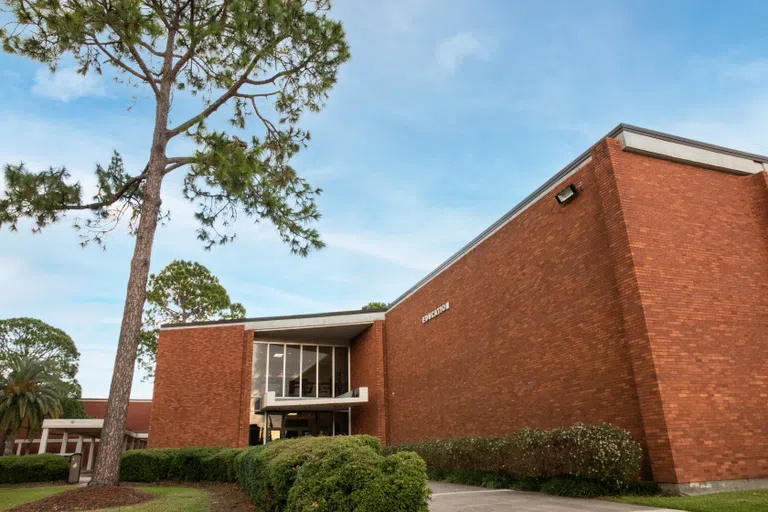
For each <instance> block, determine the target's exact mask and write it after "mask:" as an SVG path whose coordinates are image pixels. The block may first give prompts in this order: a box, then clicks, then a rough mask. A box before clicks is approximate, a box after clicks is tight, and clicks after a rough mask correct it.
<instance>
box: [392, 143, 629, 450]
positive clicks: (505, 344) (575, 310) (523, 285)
mask: <svg viewBox="0 0 768 512" xmlns="http://www.w3.org/2000/svg"><path fill="white" fill-rule="evenodd" d="M596 160H597V158H593V160H592V161H591V162H590V163H588V164H586V165H585V166H584V167H583V168H582V169H581V170H580V171H578V172H577V173H576V174H575V175H574V176H572V177H571V178H569V179H568V180H567V181H565V182H564V183H563V186H565V185H566V184H567V183H575V184H578V183H582V184H583V186H584V188H583V190H582V191H581V193H580V195H579V196H578V197H577V198H576V199H575V200H574V201H573V202H571V203H570V204H567V205H564V206H561V205H558V204H557V202H556V201H555V198H554V195H555V193H556V192H557V191H559V189H557V190H553V192H552V193H551V194H550V195H549V196H548V197H546V198H544V199H542V200H540V201H538V202H537V203H535V204H533V205H531V206H530V207H529V208H528V209H527V210H526V211H524V212H523V213H522V214H520V215H519V216H518V217H516V218H515V219H514V220H512V221H511V222H509V223H508V224H506V225H505V226H504V227H503V228H501V229H500V230H499V231H498V232H496V233H495V234H494V235H493V236H491V237H490V238H488V239H487V240H486V241H485V242H483V243H482V244H481V245H479V246H478V247H476V248H475V249H473V250H472V251H471V252H470V253H469V254H467V255H466V256H464V257H463V258H462V259H460V260H459V261H457V262H456V263H454V264H453V265H452V266H451V267H449V268H448V269H447V270H445V271H444V272H443V273H441V274H440V275H439V276H437V277H436V278H434V279H433V280H432V281H431V282H429V283H428V284H427V285H426V286H424V287H423V288H421V289H420V290H418V291H417V292H416V293H415V294H413V295H412V296H411V297H410V298H408V299H407V300H405V301H404V302H403V303H401V304H400V305H398V306H397V307H396V308H395V309H394V310H392V311H390V312H389V313H388V314H387V326H386V329H387V368H388V375H389V381H388V385H389V410H388V417H389V435H390V438H389V441H390V442H391V443H401V442H406V441H413V440H418V439H437V438H452V437H458V436H465V435H484V436H489V435H504V434H510V433H513V432H515V431H517V430H520V429H522V428H525V427H535V428H554V427H559V426H563V425H570V424H573V423H576V422H589V423H600V422H611V423H614V424H617V425H620V426H622V427H625V428H627V429H628V430H629V431H630V432H631V433H632V434H633V435H634V436H635V437H636V438H638V439H640V440H643V439H644V431H643V425H642V418H641V414H640V408H639V403H638V398H637V390H636V389H635V381H634V377H633V373H632V361H631V358H630V355H629V351H628V350H627V345H626V342H625V339H624V336H623V329H624V325H623V313H622V308H621V301H620V295H619V290H618V286H617V283H616V276H615V274H614V265H613V261H612V259H611V258H610V256H609V254H607V251H606V248H607V247H608V245H609V243H610V239H609V234H608V230H607V229H606V226H605V216H604V213H603V207H602V204H601V198H600V193H599V187H598V184H597V179H596V175H595V173H594V168H595V166H596V165H597V163H598V162H597V161H596ZM445 229H450V226H445ZM447 301H449V302H450V309H449V310H448V311H447V312H445V313H443V314H442V315H440V316H438V317H436V318H434V319H432V320H431V321H429V322H427V323H426V324H422V321H421V319H422V316H423V315H425V314H426V313H428V312H430V311H432V310H433V309H435V308H436V307H437V306H439V305H441V304H443V303H445V302H447Z"/></svg>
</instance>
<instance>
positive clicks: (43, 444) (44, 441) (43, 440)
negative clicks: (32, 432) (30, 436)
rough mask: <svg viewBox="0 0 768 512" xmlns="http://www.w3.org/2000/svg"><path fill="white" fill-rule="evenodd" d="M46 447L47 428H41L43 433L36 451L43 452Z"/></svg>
mask: <svg viewBox="0 0 768 512" xmlns="http://www.w3.org/2000/svg"><path fill="white" fill-rule="evenodd" d="M47 448H48V429H47V428H44V429H43V435H42V436H41V437H40V446H38V448H37V453H45V450H46V449H47Z"/></svg>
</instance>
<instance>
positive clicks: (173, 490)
mask: <svg viewBox="0 0 768 512" xmlns="http://www.w3.org/2000/svg"><path fill="white" fill-rule="evenodd" d="M73 488H74V487H73V486H71V485H55V486H53V485H51V486H40V487H7V488H1V489H0V511H3V510H8V509H10V508H12V507H15V506H16V505H21V504H22V503H28V502H30V501H36V500H39V499H42V498H45V497H47V496H50V495H52V494H56V493H59V492H64V491H69V490H71V489H73ZM141 490H142V491H145V492H148V493H150V494H155V495H157V496H158V497H157V499H154V500H152V501H148V502H146V503H141V504H139V505H133V506H130V507H118V508H110V509H104V510H108V511H109V512H208V508H209V505H210V497H209V495H208V493H207V492H206V491H204V490H202V489H192V488H189V487H142V488H141ZM94 512H96V511H94Z"/></svg>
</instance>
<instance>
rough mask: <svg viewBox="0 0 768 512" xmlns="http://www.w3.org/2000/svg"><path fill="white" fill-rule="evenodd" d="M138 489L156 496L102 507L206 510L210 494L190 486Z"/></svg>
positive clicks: (143, 511) (125, 511)
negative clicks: (139, 502) (120, 505)
mask: <svg viewBox="0 0 768 512" xmlns="http://www.w3.org/2000/svg"><path fill="white" fill-rule="evenodd" d="M140 490H142V491H144V492H148V493H150V494H155V495H157V498H156V499H154V500H152V501H148V502H146V503H141V504H140V505H133V506H132V507H119V508H110V509H103V510H108V511H109V512H208V508H209V507H210V502H211V499H210V496H209V495H208V492H207V491H204V490H202V489H192V488H190V487H141V488H140Z"/></svg>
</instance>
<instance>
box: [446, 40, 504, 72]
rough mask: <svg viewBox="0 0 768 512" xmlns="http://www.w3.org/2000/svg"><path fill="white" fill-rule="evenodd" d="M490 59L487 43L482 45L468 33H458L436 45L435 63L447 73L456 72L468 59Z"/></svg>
mask: <svg viewBox="0 0 768 512" xmlns="http://www.w3.org/2000/svg"><path fill="white" fill-rule="evenodd" d="M490 57H491V50H490V48H489V46H488V43H487V42H486V43H482V42H481V41H480V40H478V39H477V37H475V36H474V35H473V34H472V33H470V32H459V33H458V34H455V35H453V36H451V37H449V38H447V39H443V40H442V41H440V42H439V43H438V45H437V61H438V63H439V64H440V67H442V68H443V69H445V70H447V71H449V72H454V71H456V70H457V69H458V68H459V66H461V64H462V63H463V62H464V61H465V60H466V59H468V58H476V59H479V60H483V61H487V60H488V59H490Z"/></svg>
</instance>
